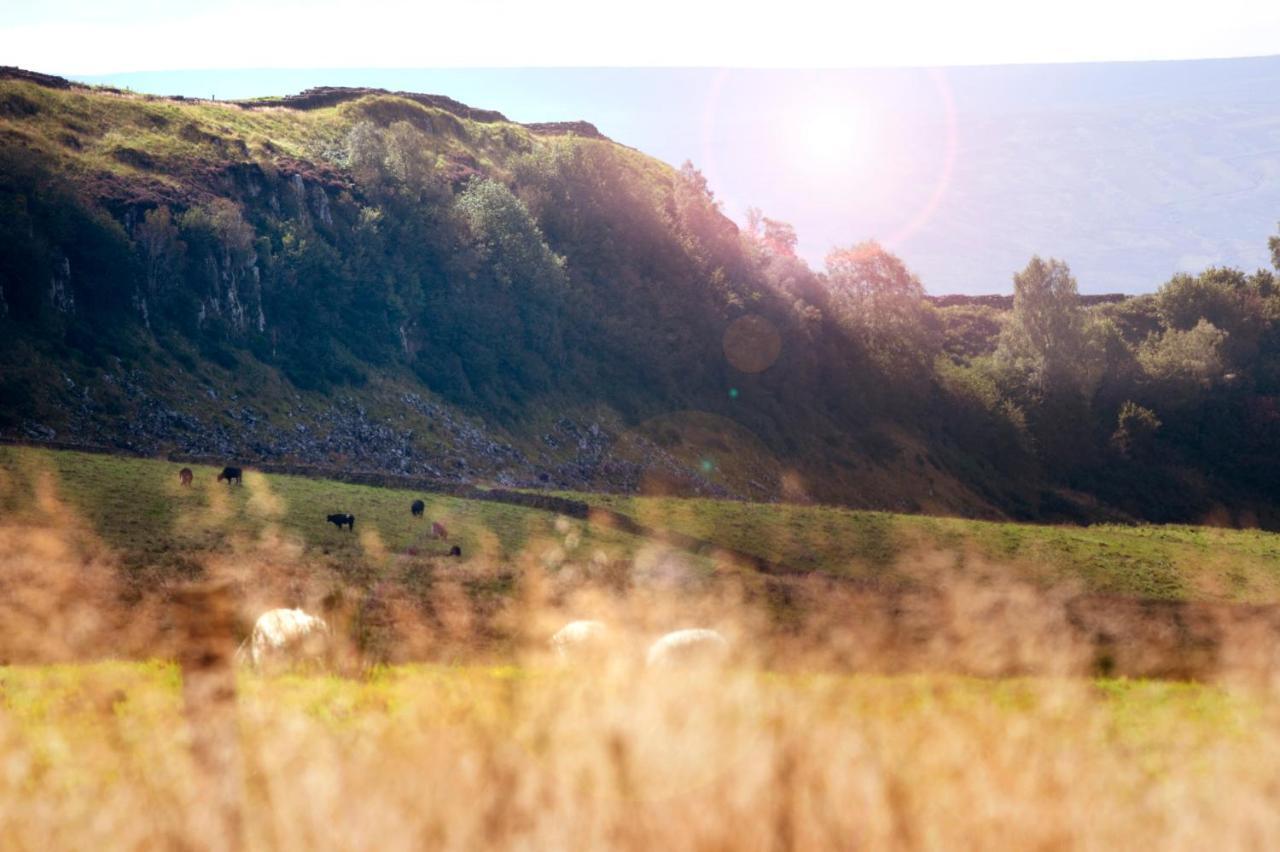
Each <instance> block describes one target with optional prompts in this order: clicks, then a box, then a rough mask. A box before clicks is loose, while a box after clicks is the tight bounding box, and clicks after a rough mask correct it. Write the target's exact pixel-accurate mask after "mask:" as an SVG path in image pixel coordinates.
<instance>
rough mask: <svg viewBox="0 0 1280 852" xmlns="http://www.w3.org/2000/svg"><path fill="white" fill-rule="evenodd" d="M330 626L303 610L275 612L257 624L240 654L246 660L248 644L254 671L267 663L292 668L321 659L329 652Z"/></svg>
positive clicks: (241, 647)
mask: <svg viewBox="0 0 1280 852" xmlns="http://www.w3.org/2000/svg"><path fill="white" fill-rule="evenodd" d="M329 639H330V633H329V625H328V624H326V623H325V621H324V619H323V618H320V617H318V616H314V615H308V614H307V613H305V612H303V611H302V610H300V609H273V610H269V611H267V612H264V613H263V614H262V615H260V616H259V617H258V620H257V621H256V622H254V625H253V632H252V633H251V634H250V635H249V638H248V639H246V640H245V642H244V643H243V644H241V646H240V650H239V651H238V652H237V654H236V656H237V658H241V659H242V658H243V655H244V647H245V644H247V645H248V646H249V660H250V661H251V662H252V663H253V667H254V668H255V669H261V668H262V667H263V666H264V665H266V664H268V663H282V664H284V665H289V664H293V663H299V662H303V661H306V660H320V659H323V658H324V655H325V653H326V652H327V651H328V649H329Z"/></svg>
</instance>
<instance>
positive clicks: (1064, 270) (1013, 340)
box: [999, 257, 1092, 394]
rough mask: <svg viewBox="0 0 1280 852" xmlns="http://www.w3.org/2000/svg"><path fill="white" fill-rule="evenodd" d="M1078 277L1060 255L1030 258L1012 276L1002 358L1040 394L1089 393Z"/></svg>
mask: <svg viewBox="0 0 1280 852" xmlns="http://www.w3.org/2000/svg"><path fill="white" fill-rule="evenodd" d="M1088 349H1089V347H1088V346H1087V345H1086V333H1085V323H1084V316H1083V312H1082V311H1081V309H1080V301H1079V294H1078V291H1077V286H1076V279H1075V278H1074V277H1072V275H1071V270H1070V268H1069V267H1068V266H1067V265H1066V264H1065V263H1063V262H1062V261H1060V260H1054V259H1052V258H1050V259H1049V260H1042V259H1040V258H1039V257H1032V258H1031V261H1030V262H1029V263H1028V264H1027V266H1026V268H1025V269H1023V270H1022V271H1021V272H1019V273H1017V274H1016V275H1014V276H1013V311H1012V313H1011V314H1010V317H1009V323H1008V325H1007V326H1005V330H1004V332H1003V334H1002V335H1001V340H1000V347H999V352H1000V355H1001V357H1002V358H1003V359H1004V360H1006V361H1009V362H1011V363H1013V364H1014V365H1015V366H1017V367H1018V368H1019V369H1020V370H1021V371H1022V372H1023V373H1024V374H1025V375H1027V377H1028V378H1029V380H1030V384H1031V386H1032V387H1033V388H1034V389H1036V390H1037V391H1039V392H1040V393H1041V394H1051V393H1057V392H1075V393H1087V392H1088V390H1089V388H1088V387H1087V384H1088V382H1087V379H1088V373H1089V372H1092V371H1087V370H1084V369H1082V368H1083V367H1085V366H1087V365H1088V364H1089V363H1090V361H1091V360H1092V359H1091V358H1090V354H1091V353H1090V352H1089V351H1088Z"/></svg>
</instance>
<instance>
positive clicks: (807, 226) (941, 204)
mask: <svg viewBox="0 0 1280 852" xmlns="http://www.w3.org/2000/svg"><path fill="white" fill-rule="evenodd" d="M352 9H353V7H352V6H351V5H350V4H347V3H342V4H338V3H331V2H327V0H319V2H307V3H303V2H297V1H296V0H257V1H256V2H253V3H241V2H233V3H221V4H216V3H207V2H200V3H197V2H189V1H188V0H167V2H158V0H131V2H114V3H107V2H101V1H100V0H94V2H90V1H89V0H48V2H43V3H39V4H37V3H21V2H20V3H18V4H14V3H12V2H9V3H6V4H5V6H4V7H3V8H0V57H3V58H2V59H0V62H4V63H6V64H16V65H19V66H21V67H26V68H31V69H33V70H39V71H44V72H48V73H56V74H62V75H65V76H69V77H72V78H75V79H80V80H85V81H88V82H104V83H110V84H113V85H119V86H128V87H130V88H133V89H136V90H139V91H145V92H152V93H156V94H183V95H188V96H196V97H209V96H216V97H218V98H221V99H228V98H237V97H254V96H260V95H271V94H286V93H290V92H296V91H300V90H302V89H304V88H307V87H309V86H313V85H349V86H376V87H383V88H389V89H393V90H394V89H401V90H410V91H425V92H432V93H440V94H446V95H449V96H451V97H454V98H457V99H458V100H461V101H463V102H464V103H468V104H470V105H472V106H477V107H484V108H491V109H498V110H500V111H502V112H503V113H505V114H506V115H507V116H509V117H510V118H512V119H514V120H517V121H556V120H574V119H586V120H588V121H591V122H593V123H594V124H596V125H597V126H598V127H599V128H600V129H601V130H602V131H603V132H604V133H605V134H607V135H609V136H610V137H611V138H613V139H615V140H617V141H619V142H622V143H624V144H628V145H631V146H633V147H636V148H639V149H640V150H642V151H645V152H646V153H649V154H652V155H654V156H657V157H660V158H661V159H663V160H665V161H667V162H669V163H671V164H673V165H678V164H679V163H681V162H683V161H684V160H686V159H688V160H691V161H693V163H694V164H695V165H697V166H698V167H699V168H701V169H702V170H703V171H704V172H705V173H706V174H707V177H708V179H709V181H710V184H711V186H712V188H713V189H714V190H715V191H716V192H717V195H718V196H719V198H720V199H721V201H722V202H723V204H724V209H725V212H726V213H727V214H729V215H730V216H732V217H733V218H735V219H737V220H738V221H742V220H743V219H744V214H745V211H746V208H747V207H748V206H749V205H750V206H757V207H760V208H761V209H763V211H764V213H765V215H768V216H771V217H774V218H778V219H782V220H785V221H789V222H791V223H792V224H793V225H795V227H796V229H797V231H798V233H799V236H800V246H799V248H800V251H801V253H802V255H803V256H804V257H805V259H806V260H808V261H809V262H810V264H811V265H813V266H815V267H820V266H821V264H822V260H823V257H824V256H825V254H826V252H827V251H828V250H830V249H831V248H833V247H835V246H838V245H847V244H851V243H854V242H858V241H861V240H864V239H869V238H874V239H878V240H880V241H881V242H883V243H885V244H886V245H887V246H888V247H889V248H891V249H892V250H894V251H895V252H897V253H899V254H900V255H902V256H903V258H904V260H906V261H907V263H908V265H909V266H911V268H912V269H914V270H915V271H917V272H918V273H919V274H920V276H921V278H922V279H923V281H924V283H925V286H926V287H927V288H928V289H929V290H930V291H931V292H935V293H945V292H969V293H981V292H1008V291H1009V289H1010V286H1011V285H1010V280H1011V275H1012V273H1013V272H1014V271H1015V270H1016V269H1017V268H1019V267H1020V266H1021V265H1023V264H1024V263H1025V262H1026V259H1027V258H1028V257H1030V255H1031V254H1033V253H1040V254H1048V255H1053V256H1058V257H1063V258H1064V259H1066V260H1067V261H1068V262H1069V263H1071V264H1072V267H1073V269H1074V270H1075V271H1076V274H1077V277H1078V278H1079V279H1080V285H1081V289H1082V290H1083V291H1085V292H1112V291H1117V290H1122V291H1126V292H1143V291H1148V290H1152V289H1154V288H1155V287H1157V286H1159V284H1160V283H1162V282H1163V281H1164V280H1167V278H1168V277H1169V276H1170V275H1171V274H1173V273H1174V272H1177V271H1193V270H1195V269H1198V268H1202V267H1203V266H1205V265H1209V264H1211V263H1223V264H1234V265H1241V266H1245V267H1246V268H1252V267H1255V266H1258V265H1261V264H1263V263H1265V262H1266V237H1267V235H1269V234H1271V233H1274V232H1275V227H1276V221H1277V220H1278V219H1280V154H1277V152H1280V60H1278V59H1265V58H1264V59H1239V60H1233V61H1185V60H1193V59H1200V58H1203V57H1247V56H1252V55H1255V54H1266V53H1269V52H1275V51H1276V50H1280V3H1275V4H1262V3H1245V2H1240V1H1239V0H1220V2H1216V3H1214V4H1205V3H1180V2H1162V3H1149V2H1145V0H1138V2H1124V1H1123V0H1110V2H1105V3H1103V2H1095V0H1079V2H1075V3H1072V4H1066V3H1061V2H1054V3H1034V2H1025V0H1024V2H1018V3H1008V2H996V0H970V2H967V3H955V2H947V3H941V2H919V0H901V1H900V2H896V3H880V4H875V5H874V6H873V5H868V4H857V3H847V4H836V3H831V2H821V3H819V2H812V1H811V0H792V2H788V3H785V4H779V3H773V4H763V3H753V2H751V0H741V1H740V2H737V3H733V4H717V3H701V4H699V3H688V2H682V3H673V2H668V0H649V2H646V3H644V4H637V5H635V6H620V5H618V4H602V3H599V2H598V0H597V2H592V3H583V2H575V1H574V0H570V1H569V2H542V3H529V2H527V0H524V1H523V2H515V0H472V2H468V3H453V4H436V5H429V4H426V3H421V2H418V3H403V2H398V0H397V2H387V0H366V2H363V3H361V4H360V5H359V7H358V9H359V14H355V13H354V12H353V11H352ZM837 9H839V11H837ZM1137 60H1142V61H1137ZM1152 60H1184V61H1160V62H1157V61H1152ZM1021 63H1031V64H1021ZM1080 63H1096V64H1080ZM624 66H643V67H624ZM945 66H950V67H945Z"/></svg>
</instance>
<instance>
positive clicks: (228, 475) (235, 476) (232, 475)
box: [218, 467, 244, 485]
mask: <svg viewBox="0 0 1280 852" xmlns="http://www.w3.org/2000/svg"><path fill="white" fill-rule="evenodd" d="M224 479H225V480H226V481H227V484H228V485H230V484H231V483H233V482H234V483H235V484H236V485H244V471H242V470H241V469H240V468H238V467H224V468H223V469H222V473H220V474H218V481H219V482H221V481H222V480H224Z"/></svg>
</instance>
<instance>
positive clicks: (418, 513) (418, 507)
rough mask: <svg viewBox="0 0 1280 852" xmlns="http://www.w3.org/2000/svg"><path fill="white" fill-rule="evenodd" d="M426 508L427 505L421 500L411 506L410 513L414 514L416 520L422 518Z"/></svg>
mask: <svg viewBox="0 0 1280 852" xmlns="http://www.w3.org/2000/svg"><path fill="white" fill-rule="evenodd" d="M426 508H427V504H426V503H423V502H422V501H421V500H414V501H413V503H412V505H410V506H409V511H410V512H412V513H413V516H414V517H415V518H421V517H422V513H423V512H424V511H426Z"/></svg>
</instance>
